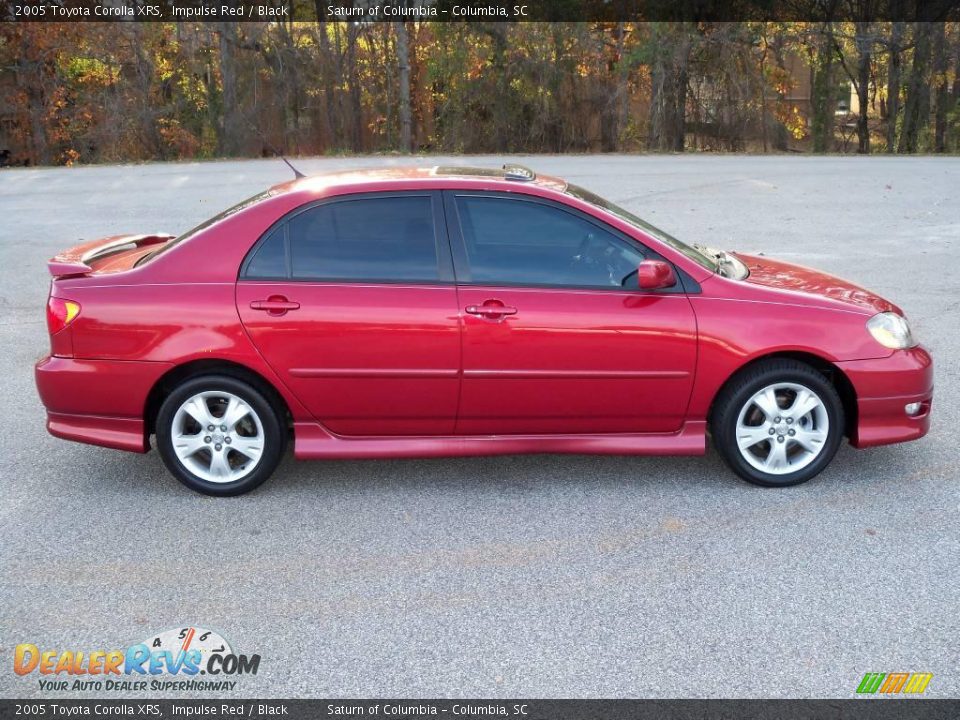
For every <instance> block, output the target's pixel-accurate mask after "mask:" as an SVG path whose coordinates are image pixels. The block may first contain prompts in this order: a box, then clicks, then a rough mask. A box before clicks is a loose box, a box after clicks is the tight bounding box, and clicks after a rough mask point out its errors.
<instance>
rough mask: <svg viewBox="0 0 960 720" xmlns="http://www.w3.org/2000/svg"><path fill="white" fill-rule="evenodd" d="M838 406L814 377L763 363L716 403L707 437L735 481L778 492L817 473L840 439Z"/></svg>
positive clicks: (795, 367) (822, 380) (829, 388)
mask: <svg viewBox="0 0 960 720" xmlns="http://www.w3.org/2000/svg"><path fill="white" fill-rule="evenodd" d="M843 425H844V417H843V404H842V403H841V402H840V397H839V396H838V395H837V391H836V389H835V388H834V387H833V385H832V384H831V383H830V381H829V380H828V379H827V378H826V377H824V376H823V375H822V374H821V373H820V372H818V371H817V370H815V369H813V368H812V367H810V366H809V365H806V364H804V363H802V362H799V361H796V360H767V361H763V362H760V363H758V364H756V365H755V366H753V367H751V368H749V369H748V370H746V371H745V372H743V373H742V374H741V375H739V376H737V377H736V378H734V379H733V380H732V381H731V382H730V383H729V384H728V386H727V387H726V388H724V390H723V391H722V392H721V394H720V396H719V397H718V398H717V402H716V405H715V408H714V412H713V416H712V418H711V431H712V433H713V437H714V441H715V444H716V447H717V450H718V452H719V453H720V455H721V457H723V459H724V461H725V462H726V463H727V465H729V466H730V468H731V469H732V470H733V471H734V472H735V473H737V475H739V476H740V477H742V478H743V479H744V480H747V481H748V482H751V483H754V484H756V485H764V486H767V487H784V486H787V485H798V484H799V483H802V482H806V481H807V480H809V479H811V478H812V477H814V476H816V475H817V474H818V473H820V472H821V471H822V470H823V469H824V468H825V467H826V466H827V465H829V464H830V461H831V460H832V459H833V456H834V455H835V454H836V452H837V448H839V446H840V441H841V439H842V437H843Z"/></svg>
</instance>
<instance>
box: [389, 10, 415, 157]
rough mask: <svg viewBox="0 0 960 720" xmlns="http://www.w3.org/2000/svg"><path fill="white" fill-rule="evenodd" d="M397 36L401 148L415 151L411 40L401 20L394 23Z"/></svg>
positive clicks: (404, 150)
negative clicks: (412, 129) (411, 93)
mask: <svg viewBox="0 0 960 720" xmlns="http://www.w3.org/2000/svg"><path fill="white" fill-rule="evenodd" d="M393 28H394V31H395V33H396V36H397V66H398V67H399V70H400V73H399V83H400V150H401V152H405V153H409V152H413V143H412V140H411V137H412V136H411V128H412V125H413V117H412V113H411V110H410V41H409V37H408V36H407V26H406V25H405V24H404V23H403V22H402V21H401V22H395V23H393Z"/></svg>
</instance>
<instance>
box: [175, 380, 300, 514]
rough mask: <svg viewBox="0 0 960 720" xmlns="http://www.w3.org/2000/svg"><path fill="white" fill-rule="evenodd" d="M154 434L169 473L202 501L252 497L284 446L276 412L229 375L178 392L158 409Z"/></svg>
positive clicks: (182, 387) (185, 384) (187, 384)
mask: <svg viewBox="0 0 960 720" xmlns="http://www.w3.org/2000/svg"><path fill="white" fill-rule="evenodd" d="M201 418H202V419H203V423H201V422H200V419H201ZM211 427H213V430H211V429H210V428H211ZM222 428H226V429H225V430H224V429H222ZM156 433H157V447H158V449H159V450H160V457H162V458H163V463H164V465H166V466H167V469H168V470H169V471H170V472H171V473H172V474H173V476H174V477H176V478H177V480H179V481H180V482H182V483H183V484H184V485H186V486H187V487H188V488H190V489H191V490H195V491H197V492H199V493H203V494H205V495H218V496H229V495H242V494H243V493H246V492H250V491H251V490H253V489H254V488H256V487H258V486H259V485H261V484H262V483H263V482H264V481H265V480H266V479H267V478H268V477H270V475H272V474H273V471H274V470H275V469H276V467H277V464H278V463H279V462H280V458H281V457H283V451H284V447H285V445H286V433H284V432H283V431H282V426H281V422H280V416H279V414H278V412H277V410H276V409H275V408H274V407H273V406H272V405H271V404H270V402H269V401H268V400H267V399H266V398H265V397H264V396H263V394H262V393H260V392H259V391H258V390H256V389H255V388H253V387H252V386H251V385H249V384H247V383H245V382H243V381H242V380H239V379H237V378H235V377H230V376H227V375H204V376H200V377H194V378H190V379H189V380H186V381H184V382H183V383H181V384H180V385H179V386H177V388H176V389H175V390H174V391H173V392H171V393H170V395H168V396H167V398H166V399H165V400H164V401H163V404H162V405H161V406H160V412H159V413H158V414H157V422H156Z"/></svg>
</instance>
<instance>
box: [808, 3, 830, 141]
mask: <svg viewBox="0 0 960 720" xmlns="http://www.w3.org/2000/svg"><path fill="white" fill-rule="evenodd" d="M833 70H834V63H833V27H832V25H831V23H829V22H828V23H824V28H823V30H822V32H821V36H820V41H819V43H818V45H817V60H816V68H815V70H814V74H813V93H812V97H811V98H810V101H811V103H812V104H813V107H812V109H811V110H812V115H813V118H812V122H811V125H812V127H811V130H812V132H813V151H814V152H818V153H822V152H830V150H832V149H833V111H834V97H833Z"/></svg>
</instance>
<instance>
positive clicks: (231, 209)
mask: <svg viewBox="0 0 960 720" xmlns="http://www.w3.org/2000/svg"><path fill="white" fill-rule="evenodd" d="M276 194H277V191H276V190H273V189H271V190H264V191H263V192H260V193H257V194H256V195H254V196H253V197H248V198H247V199H246V200H243V201H242V202H239V203H237V204H236V205H234V206H233V207H229V208H227V209H226V210H224V211H223V212H221V213H219V214H217V215H214V216H213V217H212V218H210V219H209V220H204V221H203V222H202V223H200V224H199V225H197V226H196V227H194V228H191V229H190V230H187V231H186V232H185V233H183V235H180V236H178V237H176V238H174V239H173V240H171V241H170V242H168V243H167V244H166V245H162V246H161V247H159V248H157V249H156V250H154V251H153V252H152V253H147V254H146V255H144V256H143V257H142V258H140V259H139V260H137V262H136V263H135V264H134V266H136V265H142V264H143V263H145V262H148V261H149V260H152V259H153V258H155V257H156V256H157V255H160V254H161V253H165V252H166V251H167V250H169V249H170V248H172V247H174V246H176V245H178V244H179V243H181V242H183V241H184V240H189V239H190V238H192V237H193V236H194V235H196V234H197V233H198V232H200V231H201V230H206V229H207V228H208V227H210V226H211V225H213V224H214V223H218V222H220V221H221V220H224V219H226V218H228V217H230V216H231V215H233V214H235V213H238V212H240V211H241V210H243V209H244V208H248V207H250V206H251V205H254V204H256V203H258V202H260V201H261V200H266V199H267V198H268V197H272V196H273V195H276Z"/></svg>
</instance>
